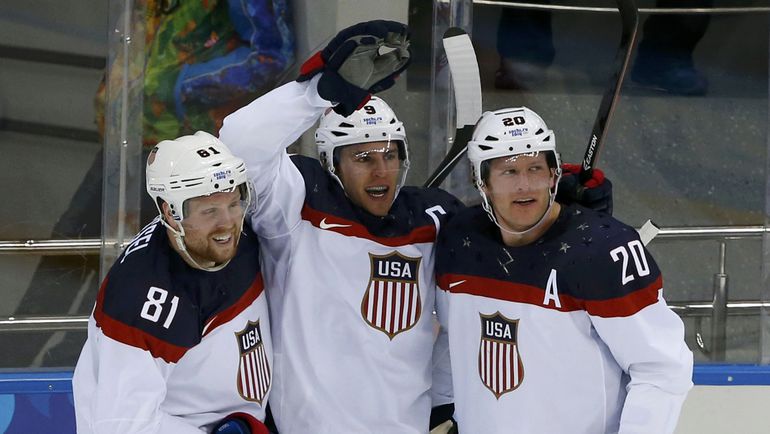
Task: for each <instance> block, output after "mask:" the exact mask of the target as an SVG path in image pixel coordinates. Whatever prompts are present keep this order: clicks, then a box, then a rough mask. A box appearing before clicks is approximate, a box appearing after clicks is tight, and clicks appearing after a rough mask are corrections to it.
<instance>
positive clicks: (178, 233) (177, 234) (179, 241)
mask: <svg viewBox="0 0 770 434" xmlns="http://www.w3.org/2000/svg"><path fill="white" fill-rule="evenodd" d="M160 221H161V222H162V223H163V226H165V227H166V228H167V229H169V230H170V231H171V232H172V233H173V234H174V244H175V245H176V247H177V250H178V251H179V252H180V253H181V254H182V256H183V257H184V258H185V260H186V262H187V263H188V264H190V266H191V267H193V268H197V269H198V270H203V271H209V272H214V271H219V270H221V269H223V268H225V267H226V266H227V264H229V263H230V259H228V260H227V261H225V262H223V263H221V264H219V265H217V266H214V267H204V266H202V265H201V264H199V263H198V261H196V260H195V259H193V257H192V256H190V252H188V251H187V245H186V244H185V242H184V237H185V234H184V227H182V224H181V222H180V224H179V230H176V229H174V228H173V227H171V225H169V224H168V223H166V219H165V218H163V217H161V219H160ZM242 229H243V222H241V230H242Z"/></svg>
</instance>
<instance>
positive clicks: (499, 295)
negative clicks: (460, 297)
mask: <svg viewBox="0 0 770 434" xmlns="http://www.w3.org/2000/svg"><path fill="white" fill-rule="evenodd" d="M458 282H462V283H458ZM438 285H439V287H441V289H443V290H444V291H447V290H448V291H449V292H452V293H460V294H471V295H478V296H481V297H489V298H495V299H498V300H505V301H512V302H514V303H527V304H534V305H537V306H541V307H545V308H549V309H554V310H559V311H562V312H570V311H573V310H581V309H582V308H583V307H582V303H581V301H580V300H578V299H575V298H574V297H572V296H569V295H565V294H559V301H560V302H561V308H557V307H556V306H555V303H554V302H553V301H551V302H549V303H548V305H544V304H543V299H544V298H545V291H544V290H543V288H538V287H537V286H531V285H524V284H521V283H512V282H503V281H500V280H495V279H488V278H485V277H477V276H467V275H463V274H443V275H441V276H439V278H438ZM450 285H451V288H450Z"/></svg>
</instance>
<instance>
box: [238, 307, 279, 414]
mask: <svg viewBox="0 0 770 434" xmlns="http://www.w3.org/2000/svg"><path fill="white" fill-rule="evenodd" d="M235 337H236V339H238V349H239V350H240V353H241V360H240V364H239V366H238V393H239V394H240V395H241V396H242V397H243V399H245V400H247V401H253V402H256V403H257V404H259V405H262V401H264V399H265V396H267V391H268V390H270V380H271V376H270V363H269V362H268V358H267V351H266V350H265V344H264V342H263V341H262V331H261V330H260V328H259V321H257V322H251V321H249V323H248V325H247V326H246V328H245V329H243V330H241V331H239V332H237V333H235Z"/></svg>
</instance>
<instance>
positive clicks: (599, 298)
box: [436, 107, 693, 434]
mask: <svg viewBox="0 0 770 434" xmlns="http://www.w3.org/2000/svg"><path fill="white" fill-rule="evenodd" d="M468 158H469V160H470V163H471V166H472V173H473V178H474V182H475V186H476V188H477V189H478V191H479V192H480V193H481V197H482V205H480V206H477V207H471V208H467V209H465V210H463V211H461V212H459V213H458V214H457V215H456V216H455V217H453V219H452V220H451V221H450V222H449V223H448V224H447V225H446V226H445V227H444V228H443V229H442V231H441V234H440V236H439V240H438V247H437V249H436V251H437V259H436V272H437V276H438V277H437V279H438V282H439V285H440V288H441V290H440V291H438V292H439V294H438V295H437V311H438V315H439V319H440V320H441V323H442V325H443V326H444V327H446V328H447V329H448V335H449V348H450V358H451V366H452V378H453V385H454V398H455V419H456V421H457V422H458V426H459V431H460V432H461V433H463V432H465V433H508V432H521V433H576V434H581V433H583V434H593V433H617V432H621V433H671V432H673V431H674V428H675V426H676V422H677V418H678V416H679V412H680V409H681V406H682V402H683V401H684V399H685V395H686V393H687V391H688V390H689V389H690V387H691V386H692V383H691V375H692V363H693V362H692V353H691V352H690V350H689V349H688V348H687V346H686V345H685V342H684V327H683V324H682V321H681V320H680V319H679V317H678V316H677V315H676V314H674V313H673V312H672V311H671V310H670V309H669V308H668V307H667V306H666V302H665V300H664V299H663V295H662V291H663V289H662V287H663V283H662V278H661V274H660V270H659V269H658V266H657V265H656V264H655V261H654V260H653V258H652V256H651V255H650V253H649V252H648V251H647V250H646V248H645V247H644V246H643V245H642V242H641V241H640V239H639V236H638V235H637V232H636V231H635V230H634V229H633V228H631V227H629V226H627V225H625V224H623V223H621V222H619V221H618V220H616V219H614V218H612V217H610V216H609V215H607V214H604V213H599V212H596V211H593V210H590V209H586V208H583V207H581V206H579V205H566V206H565V205H561V204H559V203H557V202H555V201H554V198H555V196H556V190H557V186H558V185H560V184H559V178H560V176H561V169H560V165H559V155H558V154H557V152H556V141H555V136H554V133H553V132H552V131H551V130H549V129H548V127H547V126H546V124H545V122H544V121H543V120H542V119H541V118H540V117H539V116H538V115H537V114H536V113H535V112H533V111H531V110H529V109H527V108H525V107H521V108H510V109H502V110H497V111H494V112H486V113H484V115H483V116H482V118H481V120H480V121H479V122H478V123H477V125H476V128H475V130H474V134H473V138H472V140H471V142H470V143H469V144H468Z"/></svg>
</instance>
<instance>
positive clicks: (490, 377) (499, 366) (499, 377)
mask: <svg viewBox="0 0 770 434" xmlns="http://www.w3.org/2000/svg"><path fill="white" fill-rule="evenodd" d="M479 315H480V317H481V344H480V345H479V376H480V377H481V382H482V383H484V386H486V387H487V389H489V390H490V391H491V392H492V393H493V394H494V395H495V398H497V399H500V397H501V396H502V395H503V394H505V393H508V392H510V391H512V390H515V389H516V388H517V387H519V385H521V382H522V380H523V379H524V365H523V364H522V362H521V356H520V354H519V347H518V345H517V343H516V333H517V332H518V328H519V320H511V319H508V318H506V317H504V316H503V315H502V314H501V313H500V312H499V311H498V312H495V313H494V314H493V315H484V314H479Z"/></svg>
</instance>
